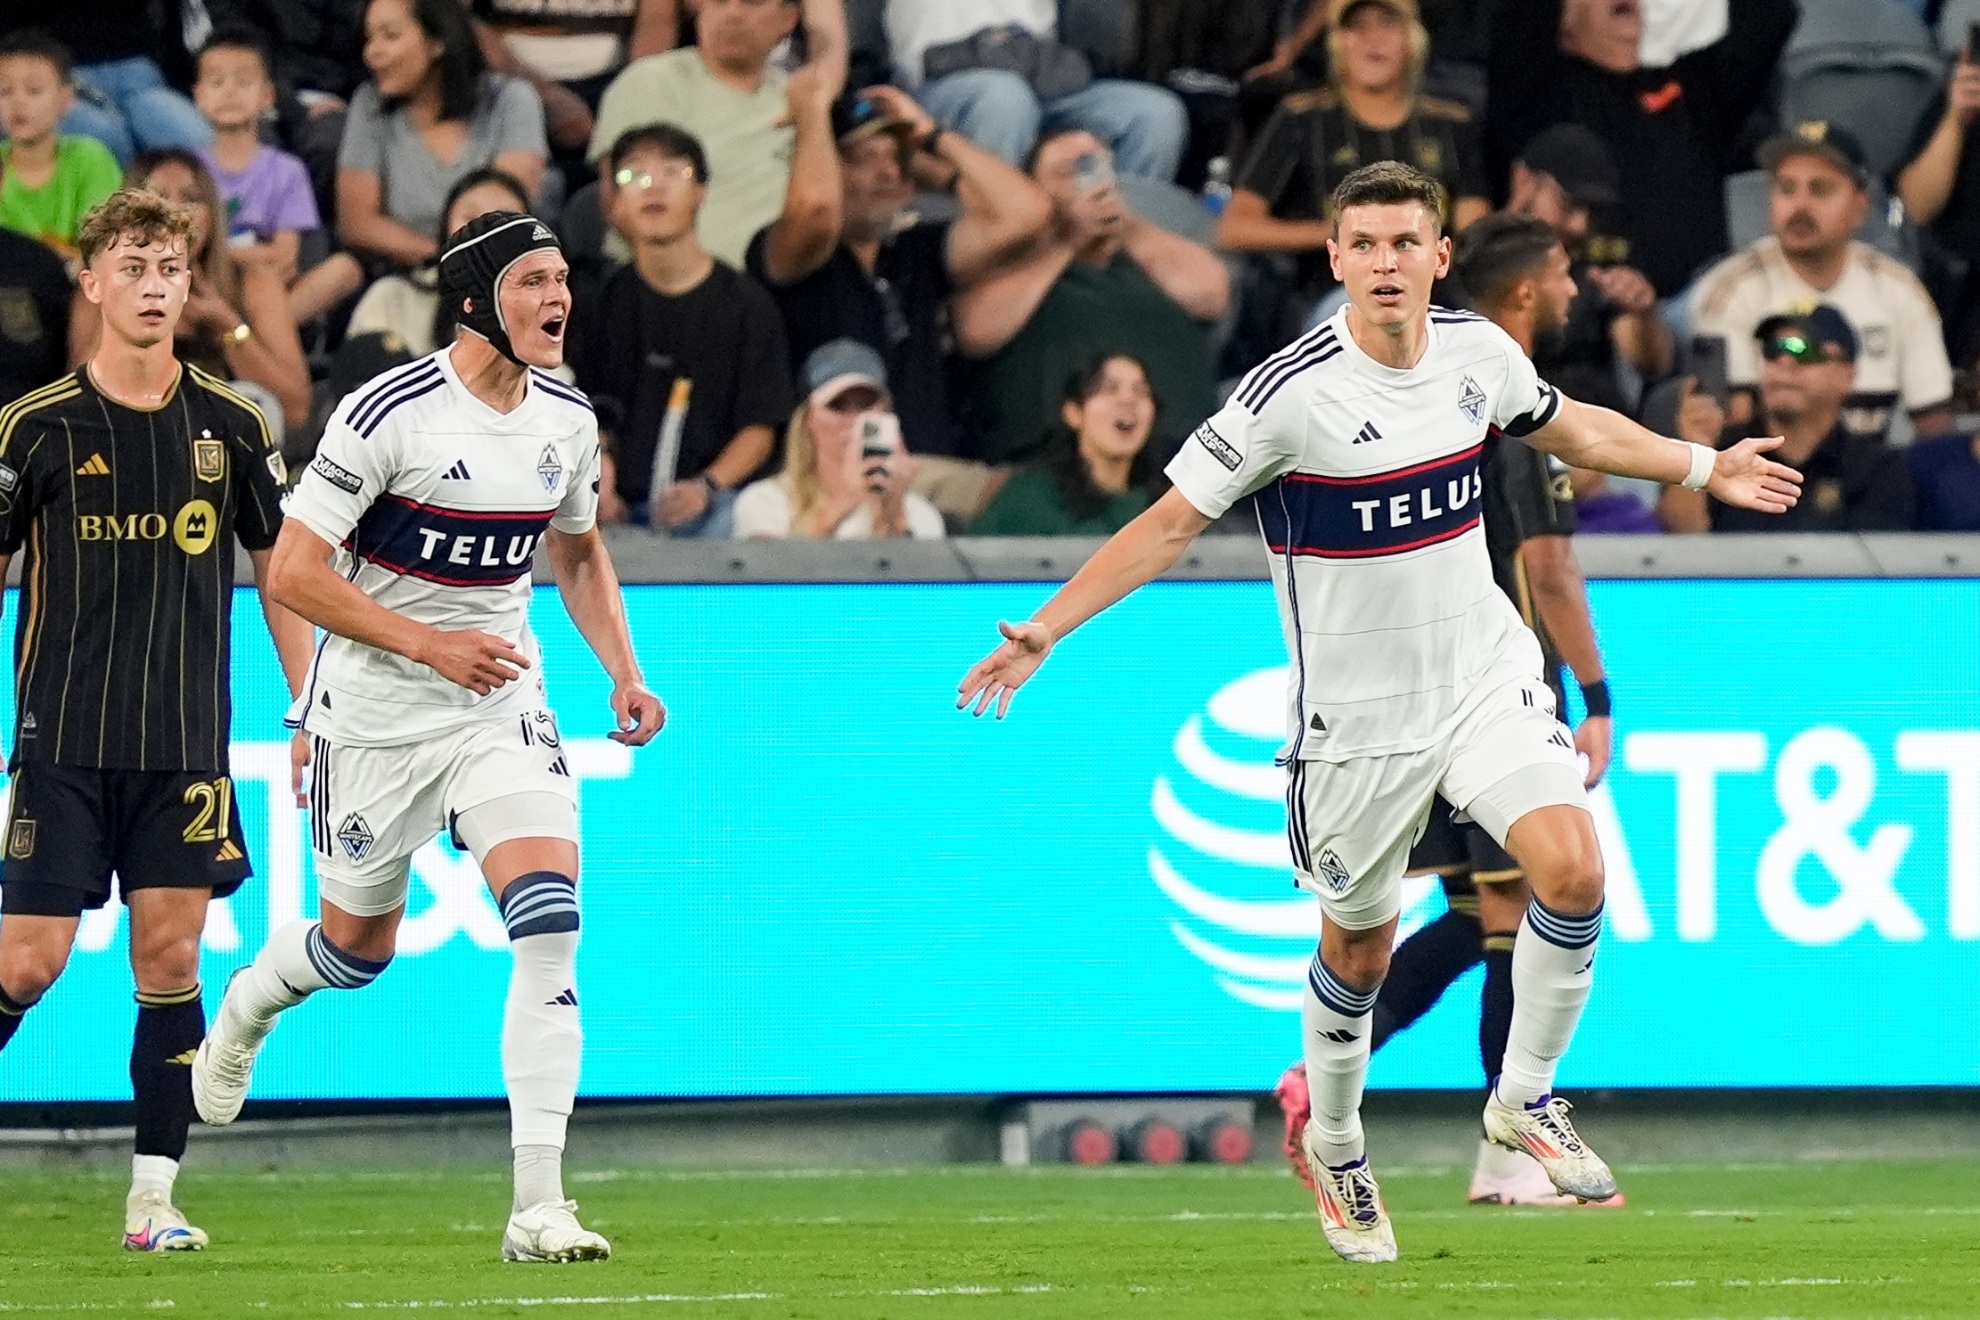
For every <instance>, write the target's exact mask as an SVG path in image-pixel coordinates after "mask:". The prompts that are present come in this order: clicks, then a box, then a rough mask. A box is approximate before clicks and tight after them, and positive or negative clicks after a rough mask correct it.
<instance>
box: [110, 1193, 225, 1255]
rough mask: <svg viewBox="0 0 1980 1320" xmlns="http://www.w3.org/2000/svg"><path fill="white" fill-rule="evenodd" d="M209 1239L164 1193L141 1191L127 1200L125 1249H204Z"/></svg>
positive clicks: (125, 1210)
mask: <svg viewBox="0 0 1980 1320" xmlns="http://www.w3.org/2000/svg"><path fill="white" fill-rule="evenodd" d="M206 1240H207V1239H206V1234H205V1232H203V1231H202V1230H200V1229H197V1228H194V1227H193V1226H192V1225H191V1224H188V1223H187V1222H186V1217H185V1216H184V1215H182V1214H180V1213H179V1207H177V1206H175V1205H173V1204H172V1201H171V1198H169V1197H167V1196H166V1195H165V1194H164V1193H163V1192H140V1193H138V1194H137V1195H136V1196H133V1197H131V1198H130V1199H129V1200H127V1201H125V1202H124V1250H125V1251H204V1250H206Z"/></svg>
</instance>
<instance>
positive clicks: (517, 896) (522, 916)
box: [502, 871, 578, 941]
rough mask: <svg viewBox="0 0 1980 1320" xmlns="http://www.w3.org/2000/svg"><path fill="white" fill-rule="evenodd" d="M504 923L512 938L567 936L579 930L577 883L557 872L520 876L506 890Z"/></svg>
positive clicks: (536, 872)
mask: <svg viewBox="0 0 1980 1320" xmlns="http://www.w3.org/2000/svg"><path fill="white" fill-rule="evenodd" d="M502 922H503V924H504V925H506V926H507V927H508V928H509V939H510V940H512V941H513V940H519V939H522V938H523V937H524V936H527V935H557V934H567V933H569V932H571V931H574V930H576V929H577V928H578V904H577V881H575V880H573V879H571V878H570V877H569V876H567V875H559V874H558V873H557V872H555V871H531V872H529V873H528V874H526V875H519V876H517V877H516V878H515V879H514V880H512V881H511V882H510V883H509V887H508V888H507V889H505V890H503V891H502Z"/></svg>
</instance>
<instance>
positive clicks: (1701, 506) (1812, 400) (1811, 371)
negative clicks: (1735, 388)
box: [1658, 303, 1916, 532]
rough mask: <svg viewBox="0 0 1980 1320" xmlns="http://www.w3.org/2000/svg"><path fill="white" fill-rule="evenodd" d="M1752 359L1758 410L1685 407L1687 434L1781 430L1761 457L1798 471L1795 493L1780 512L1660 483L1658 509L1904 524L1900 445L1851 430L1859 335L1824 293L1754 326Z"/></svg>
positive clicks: (1765, 525) (1747, 522)
mask: <svg viewBox="0 0 1980 1320" xmlns="http://www.w3.org/2000/svg"><path fill="white" fill-rule="evenodd" d="M1752 341H1753V343H1752V349H1753V352H1754V353H1755V355H1756V356H1757V357H1758V358H1759V360H1760V411H1759V415H1758V416H1757V417H1754V418H1752V419H1750V420H1748V421H1745V422H1735V423H1733V424H1732V425H1730V426H1726V427H1724V428H1723V429H1719V428H1718V427H1715V426H1714V425H1713V423H1714V422H1715V421H1716V420H1718V419H1716V418H1714V417H1712V416H1711V415H1710V414H1711V413H1712V412H1713V411H1716V410H1713V409H1705V410H1703V411H1702V413H1698V412H1690V411H1687V413H1686V414H1685V415H1684V417H1683V419H1682V423H1681V424H1682V426H1683V428H1684V431H1685V439H1687V440H1690V441H1691V442H1692V443H1694V444H1709V445H1716V446H1717V447H1718V448H1721V449H1724V448H1727V447H1729V446H1731V445H1734V444H1737V443H1738V442H1739V441H1741V440H1744V439H1746V438H1748V437H1750V436H1756V435H1778V436H1781V437H1783V439H1782V443H1781V446H1780V448H1778V449H1776V450H1774V451H1773V453H1771V454H1769V455H1768V457H1770V458H1772V459H1774V460H1775V461H1776V462H1779V463H1784V464H1786V465H1787V466H1788V467H1791V468H1793V469H1795V470H1796V471H1797V472H1800V473H1801V474H1802V477H1803V482H1802V488H1801V502H1800V503H1799V504H1797V505H1795V506H1794V507H1793V508H1791V509H1789V510H1787V511H1786V512H1785V513H1783V514H1780V515H1779V516H1778V517H1764V518H1762V517H1755V516H1753V515H1752V514H1749V513H1748V512H1747V511H1746V510H1744V509H1736V508H1732V507H1731V506H1729V505H1726V504H1722V503H1720V502H1719V501H1717V500H1713V499H1708V498H1707V496H1706V495H1705V494H1704V492H1702V491H1690V490H1683V489H1681V488H1680V489H1673V490H1669V491H1666V492H1665V495H1664V498H1663V500H1662V502H1661V503H1660V504H1659V506H1658V512H1659V513H1660V514H1661V515H1662V516H1663V519H1664V522H1665V523H1666V524H1667V525H1668V526H1669V527H1670V528H1671V530H1672V531H1678V532H1702V531H1705V530H1707V529H1708V528H1709V530H1711V531H1715V532H1908V531H1910V530H1912V527H1913V525H1914V518H1915V512H1914V509H1915V503H1916V492H1915V488H1914V483H1913V481H1912V476H1911V469H1910V468H1909V466H1908V465H1907V464H1906V463H1905V458H1904V455H1903V454H1901V453H1899V452H1898V451H1896V450H1894V449H1892V448H1891V447H1890V446H1888V445H1887V444H1885V443H1884V441H1883V439H1882V438H1881V437H1880V436H1877V435H1866V434H1863V433H1862V432H1859V431H1855V430H1852V429H1851V428H1850V426H1849V422H1848V408H1847V404H1848V400H1849V398H1850V392H1851V388H1852V382H1853V380H1854V378H1855V375H1856V366H1857V360H1858V356H1859V354H1860V352H1861V349H1862V343H1861V340H1860V339H1859V338H1858V336H1857V333H1856V331H1855V330H1854V329H1853V328H1852V327H1851V325H1850V323H1849V320H1848V318H1846V317H1845V316H1844V315H1843V314H1842V313H1841V312H1840V311H1838V310H1837V309H1836V308H1834V307H1832V306H1830V305H1828V304H1826V303H1823V304H1818V305H1817V306H1815V307H1813V308H1811V309H1810V310H1808V311H1806V312H1801V313H1797V314H1794V315H1784V316H1770V317H1768V318H1767V319H1766V320H1764V321H1762V322H1761V323H1760V325H1759V327H1758V328H1757V329H1756V330H1755V331H1754V333H1753V336H1752Z"/></svg>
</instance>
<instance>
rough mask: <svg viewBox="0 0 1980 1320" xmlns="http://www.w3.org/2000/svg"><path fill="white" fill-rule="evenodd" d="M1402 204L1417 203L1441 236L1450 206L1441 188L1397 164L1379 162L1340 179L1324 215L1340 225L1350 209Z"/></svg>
mask: <svg viewBox="0 0 1980 1320" xmlns="http://www.w3.org/2000/svg"><path fill="white" fill-rule="evenodd" d="M1405 202H1420V203H1421V204H1422V206H1423V209H1424V210H1426V211H1428V212H1429V213H1430V219H1431V222H1432V223H1433V224H1435V225H1436V227H1437V232H1438V233H1440V234H1441V233H1442V232H1443V229H1444V217H1445V215H1446V214H1447V213H1448V207H1449V205H1450V199H1449V196H1448V195H1447V194H1446V193H1445V192H1444V185H1443V184H1441V183H1439V182H1437V180H1436V179H1434V178H1432V177H1431V176H1430V175H1428V174H1425V173H1424V172H1423V171H1422V170H1419V169H1417V168H1416V167H1415V166H1413V165H1405V164H1403V163H1402V162H1401V161H1399V160H1378V161H1376V162H1375V163H1374V164H1373V165H1363V166H1362V167H1361V168H1360V169H1358V170H1356V171H1355V172H1354V173H1352V174H1350V175H1348V176H1347V177H1346V178H1345V179H1342V180H1341V181H1340V182H1339V183H1338V184H1336V185H1335V186H1334V193H1333V196H1331V197H1329V198H1328V199H1327V214H1328V215H1330V216H1332V217H1333V218H1334V223H1335V224H1339V223H1340V218H1341V212H1343V211H1345V210H1347V208H1348V207H1350V206H1396V205H1400V204H1402V203H1405Z"/></svg>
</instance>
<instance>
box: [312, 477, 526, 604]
mask: <svg viewBox="0 0 1980 1320" xmlns="http://www.w3.org/2000/svg"><path fill="white" fill-rule="evenodd" d="M551 516H552V510H549V509H544V510H541V511H537V510H529V511H518V512H508V511H504V510H484V509H451V508H447V507H445V506H443V505H438V504H422V503H421V502H420V501H418V500H409V499H407V498H405V497H404V496H402V495H384V496H380V497H379V499H378V500H377V502H376V503H374V504H373V505H372V506H371V507H370V508H369V509H367V510H365V513H364V516H363V517H362V518H360V519H358V525H357V528H356V530H354V531H353V532H352V533H351V535H350V539H349V540H348V541H346V542H345V543H344V544H345V547H346V548H347V549H349V550H350V552H351V554H352V555H353V556H355V557H356V558H358V559H362V560H367V561H369V562H370V563H374V564H377V565H378V566H379V567H381V568H388V569H390V570H392V571H393V572H394V573H403V574H405V575H406V576H407V577H416V578H419V579H421V580H423V581H426V582H437V583H439V584H441V585H442V586H449V587H492V586H507V585H508V584H509V583H511V582H514V581H516V580H517V579H519V578H523V577H527V576H528V575H529V565H530V560H531V559H532V558H533V557H534V556H535V554H536V545H537V542H538V541H540V540H542V539H543V533H544V530H545V529H546V528H548V527H549V526H550V518H551Z"/></svg>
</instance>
